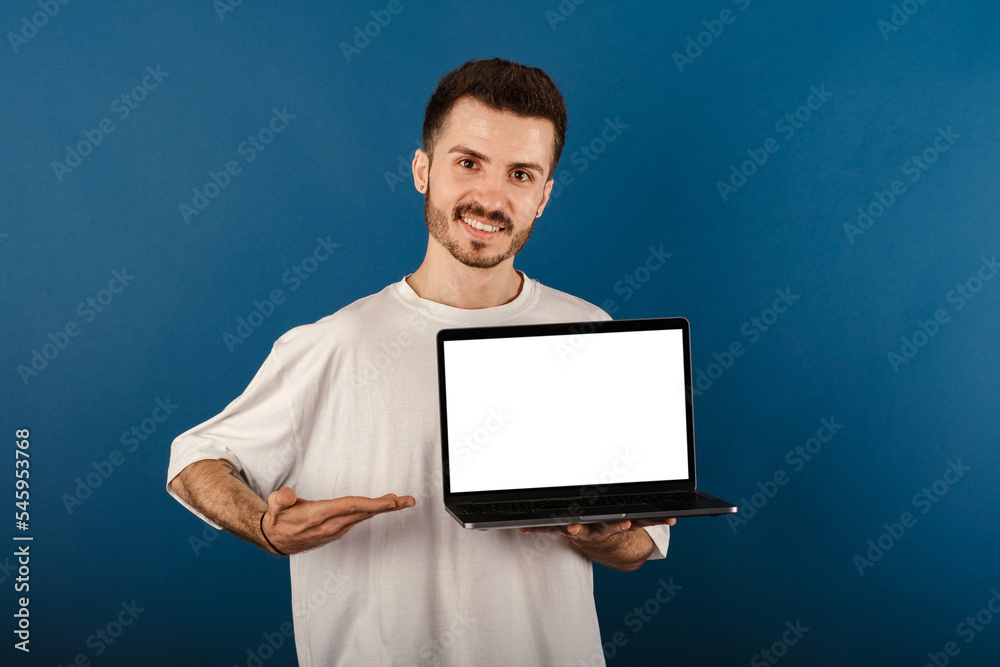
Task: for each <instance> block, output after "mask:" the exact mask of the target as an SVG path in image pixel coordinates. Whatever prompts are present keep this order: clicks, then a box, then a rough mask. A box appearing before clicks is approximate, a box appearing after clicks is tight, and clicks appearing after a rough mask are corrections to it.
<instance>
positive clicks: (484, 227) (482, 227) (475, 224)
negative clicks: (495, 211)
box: [462, 215, 500, 232]
mask: <svg viewBox="0 0 1000 667" xmlns="http://www.w3.org/2000/svg"><path fill="white" fill-rule="evenodd" d="M462 222H464V223H465V224H467V225H468V226H470V227H472V228H474V229H478V230H479V231H481V232H499V231H500V227H493V226H492V225H484V224H483V223H481V222H476V221H475V220H470V219H469V218H466V217H465V216H464V215H463V216H462Z"/></svg>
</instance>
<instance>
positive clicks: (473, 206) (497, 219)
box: [424, 179, 534, 269]
mask: <svg viewBox="0 0 1000 667" xmlns="http://www.w3.org/2000/svg"><path fill="white" fill-rule="evenodd" d="M462 215H474V216H476V217H478V218H483V219H486V220H489V221H490V222H492V223H494V224H495V225H498V226H502V227H503V231H502V232H500V233H501V234H504V235H506V236H507V237H508V238H510V245H508V246H507V248H506V249H505V250H499V251H496V252H493V253H492V254H490V252H489V251H488V250H486V248H487V247H488V245H489V244H488V243H484V242H482V241H478V240H476V239H472V240H471V241H470V242H469V247H468V248H464V247H462V246H461V245H460V244H459V242H458V241H457V240H456V239H455V238H454V237H452V235H451V222H452V221H455V222H458V223H459V224H462V225H464V224H465V223H464V222H462V219H461V216H462ZM424 219H425V221H426V222H427V231H429V232H430V234H431V236H432V237H433V238H434V240H435V241H437V242H438V243H440V244H441V245H442V246H443V247H444V248H445V249H446V250H447V251H448V252H450V253H451V256H452V257H454V258H455V259H457V260H458V261H459V262H461V263H462V264H464V265H466V266H469V267H472V268H475V269H492V268H493V267H495V266H497V265H499V264H500V263H501V262H504V261H506V260H508V259H510V258H511V257H513V256H514V255H516V254H517V253H519V252H521V249H522V248H524V245H525V244H526V243H527V242H528V238H529V237H530V236H531V230H532V229H534V224H530V223H529V224H528V225H526V226H525V229H523V230H520V231H518V230H517V229H515V227H514V223H513V221H512V220H511V219H510V217H509V216H507V214H505V213H504V212H502V211H487V210H486V209H485V208H483V206H481V205H480V204H478V203H475V202H469V203H465V204H459V205H458V206H456V207H455V209H454V210H453V211H452V212H451V218H450V219H449V217H448V215H447V214H446V213H445V212H444V211H442V210H441V209H437V208H434V206H432V205H431V195H430V182H429V179H428V183H427V194H426V195H424Z"/></svg>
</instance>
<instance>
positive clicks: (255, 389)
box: [168, 59, 673, 667]
mask: <svg viewBox="0 0 1000 667" xmlns="http://www.w3.org/2000/svg"><path fill="white" fill-rule="evenodd" d="M565 130H566V110H565V106H564V103H563V99H562V96H561V94H560V93H559V91H558V89H557V88H556V86H555V84H554V83H552V81H551V79H549V77H548V76H547V75H546V74H545V73H544V72H542V71H541V70H539V69H537V68H529V67H524V66H521V65H518V64H515V63H511V62H508V61H504V60H500V59H494V60H490V61H471V62H469V63H466V64H465V65H463V66H462V67H461V68H459V69H458V70H455V71H454V72H451V73H449V74H448V75H446V76H445V77H444V78H442V79H441V81H440V82H439V84H438V87H437V89H436V90H435V92H434V94H433V96H432V97H431V100H430V102H429V103H428V105H427V109H426V112H425V118H424V127H423V145H424V150H418V151H417V152H416V156H415V157H414V160H413V179H414V185H415V187H416V189H417V190H418V191H419V192H423V193H425V200H424V213H425V217H426V222H427V228H428V230H429V235H428V243H427V253H426V256H425V258H424V261H423V263H422V264H421V265H420V267H419V268H418V269H417V270H416V271H415V272H414V273H413V274H412V275H409V276H407V277H405V278H404V279H403V280H401V281H400V282H398V283H395V284H393V285H390V286H388V287H387V288H385V289H384V290H382V291H381V292H379V293H378V294H374V295H372V296H370V297H367V298H365V299H361V300H360V301H357V302H355V303H353V304H351V305H349V306H347V307H345V308H343V309H341V310H340V311H338V312H337V313H335V314H334V315H331V316H329V317H326V318H324V319H322V320H320V321H319V322H316V323H315V324H312V325H308V326H303V327H298V328H296V329H293V330H292V331H290V332H288V333H286V334H285V335H284V336H282V337H281V338H280V339H279V340H278V342H277V343H275V345H274V348H273V349H272V352H271V354H270V355H269V356H268V358H267V360H266V361H265V362H264V365H263V366H262V367H261V369H260V371H258V373H257V375H256V376H255V377H254V379H253V381H252V382H251V383H250V386H249V387H248V388H247V389H246V391H245V392H244V393H243V395H241V396H240V397H239V398H238V399H236V400H235V401H234V402H233V403H232V404H230V405H229V406H228V407H227V408H226V409H225V410H224V411H223V412H222V413H221V414H220V415H218V416H216V417H214V418H213V419H210V420H209V421H207V422H205V423H204V424H202V425H200V426H197V427H195V428H193V429H191V430H190V431H188V432H186V433H184V434H182V435H181V436H179V437H178V438H177V439H176V440H175V441H174V444H173V448H172V450H171V457H170V468H169V471H168V480H169V481H168V490H169V491H170V493H171V494H173V495H174V496H175V497H177V498H178V499H179V500H180V501H181V502H182V503H184V504H185V505H187V506H188V507H189V508H190V509H192V510H193V511H195V512H196V513H197V514H198V515H199V516H201V517H202V518H206V519H207V520H209V521H211V522H212V523H214V524H215V525H217V526H221V527H223V528H225V529H226V530H228V531H230V532H232V533H233V534H235V535H238V536H239V537H242V538H243V539H245V540H247V541H249V542H251V543H253V544H256V545H257V546H259V547H261V548H262V549H265V550H267V551H268V552H270V553H272V554H276V555H291V559H290V569H291V577H292V597H293V618H294V622H295V642H296V649H297V651H298V656H299V661H300V664H302V665H316V666H324V667H325V666H327V665H341V664H343V665H362V664H364V665H375V664H382V665H389V664H393V665H395V664H401V665H410V664H437V665H485V664H502V665H529V664H531V665H534V664H546V665H556V664H559V665H563V664H564V665H574V666H575V665H578V664H580V661H581V660H582V661H583V662H584V663H585V664H601V663H603V656H602V653H601V642H600V634H599V629H598V625H597V615H596V610H595V606H594V599H593V569H592V561H597V562H599V563H603V564H605V565H607V566H608V567H612V568H615V569H619V570H631V569H635V568H636V567H638V566H639V565H641V564H642V563H643V562H644V561H645V560H646V559H647V558H650V557H653V558H662V557H663V556H664V555H665V553H666V548H667V542H668V538H669V532H668V531H669V528H667V526H666V525H654V523H659V524H672V523H673V520H672V519H671V520H668V521H661V522H629V521H623V522H617V523H610V524H590V525H580V524H574V525H572V526H564V527H560V528H535V529H532V530H530V531H529V530H527V529H521V531H520V532H519V531H514V530H492V531H484V532H480V531H469V530H465V529H463V528H461V527H460V526H459V525H458V524H457V523H456V522H455V521H454V520H452V519H451V518H450V517H449V516H448V514H447V513H446V511H445V509H444V506H443V504H442V503H441V501H440V499H441V469H440V468H441V464H440V459H439V447H440V440H439V438H440V433H439V425H438V421H437V416H438V406H437V392H436V387H437V382H436V365H435V347H434V336H435V333H436V332H437V330H439V329H441V328H444V327H449V326H487V325H496V324H527V323H536V322H548V321H578V320H592V319H607V315H606V314H605V313H604V312H603V311H601V310H600V309H598V308H596V307H595V306H592V305H590V304H588V303H586V302H584V301H581V300H580V299H577V298H575V297H572V296H569V295H567V294H564V293H562V292H557V291H555V290H552V289H549V288H547V287H544V286H542V285H540V284H538V283H537V282H535V281H532V280H530V279H528V278H527V277H526V276H524V274H522V273H520V272H518V271H515V270H514V267H513V261H514V256H515V255H516V254H517V252H518V251H520V250H521V248H522V247H524V244H525V243H526V242H527V240H528V236H529V235H530V234H531V230H532V228H533V225H534V223H535V220H536V219H537V218H538V217H540V216H541V215H542V212H543V211H544V209H545V206H546V204H547V203H548V199H549V194H550V192H551V190H552V185H553V180H552V174H553V172H554V170H555V167H556V164H557V163H558V161H559V156H560V153H561V151H562V147H563V145H564V143H565ZM399 493H404V494H407V495H397V494H399ZM264 497H267V501H266V502H265V501H264V500H263V499H262V498H264ZM307 499H308V500H307ZM390 512H398V514H396V515H395V516H394V517H378V516H377V515H379V514H384V513H390ZM373 517H375V518H373ZM368 519H372V520H371V521H368ZM526 533H537V534H534V535H532V534H526ZM320 592H322V593H323V594H322V595H320Z"/></svg>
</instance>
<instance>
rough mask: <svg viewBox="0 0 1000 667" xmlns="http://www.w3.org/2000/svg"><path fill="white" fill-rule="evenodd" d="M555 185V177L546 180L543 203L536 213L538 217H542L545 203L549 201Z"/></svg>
mask: <svg viewBox="0 0 1000 667" xmlns="http://www.w3.org/2000/svg"><path fill="white" fill-rule="evenodd" d="M553 185H555V179H552V178H550V179H549V180H548V181H546V182H545V190H543V191H542V203H541V204H539V205H538V211H537V212H536V213H535V217H536V218H540V217H542V211H544V210H545V205H546V204H548V203H549V195H551V194H552V186H553Z"/></svg>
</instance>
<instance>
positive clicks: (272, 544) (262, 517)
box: [260, 512, 288, 556]
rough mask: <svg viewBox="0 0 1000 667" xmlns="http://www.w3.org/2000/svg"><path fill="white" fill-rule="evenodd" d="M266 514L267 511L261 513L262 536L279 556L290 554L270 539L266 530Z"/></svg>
mask: <svg viewBox="0 0 1000 667" xmlns="http://www.w3.org/2000/svg"><path fill="white" fill-rule="evenodd" d="M266 516H267V512H264V513H263V514H261V515H260V534H261V537H263V538H264V541H265V542H267V545H268V546H269V547H271V550H272V551H273V552H274V553H275V554H276V555H278V556H287V555H288V554H286V553H285V552H284V551H282V550H281V549H279V548H278V547H276V546H274V543H273V542H272V541H271V540H270V539H268V537H267V533H265V532H264V517H266Z"/></svg>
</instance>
